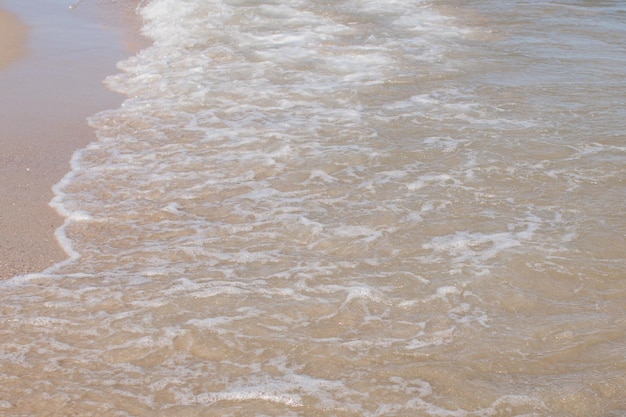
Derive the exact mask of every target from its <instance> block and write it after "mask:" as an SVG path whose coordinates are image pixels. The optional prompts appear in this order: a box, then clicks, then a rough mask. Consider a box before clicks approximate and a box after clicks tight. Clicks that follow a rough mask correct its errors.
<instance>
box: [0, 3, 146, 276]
mask: <svg viewBox="0 0 626 417" xmlns="http://www.w3.org/2000/svg"><path fill="white" fill-rule="evenodd" d="M138 3H139V1H138V0H133V1H128V2H125V3H124V4H119V3H117V2H112V1H103V0H84V1H81V2H78V3H75V4H74V6H73V7H69V6H67V5H63V4H58V3H57V4H53V2H49V1H45V0H36V1H35V2H29V3H28V4H24V3H23V2H22V3H20V2H18V1H12V0H9V1H6V2H3V3H2V7H3V8H4V9H5V10H0V91H2V95H1V97H0V178H1V179H2V181H0V279H3V278H8V277H11V276H13V275H16V274H23V273H29V272H36V271H39V270H43V269H45V268H46V267H49V266H50V265H52V264H54V263H56V262H59V261H61V260H63V259H65V257H66V254H65V253H64V251H63V250H62V249H61V247H60V246H59V244H58V242H57V241H56V239H55V237H54V231H55V229H56V228H57V227H59V226H60V225H61V224H62V222H63V219H62V218H61V217H60V216H59V215H58V214H57V213H56V212H55V211H54V210H53V209H52V208H50V207H49V206H48V203H49V202H50V200H51V199H52V197H53V193H52V190H51V187H52V186H53V185H54V184H55V183H56V182H58V181H59V180H60V179H61V178H62V177H63V175H65V174H66V173H67V172H68V171H69V160H70V158H71V155H72V153H73V152H74V151H75V150H77V149H80V148H81V147H83V146H85V145H86V144H87V143H89V142H90V141H93V140H95V135H94V133H93V131H92V130H91V128H90V127H89V126H88V124H87V120H86V119H87V117H89V116H90V115H93V114H94V113H96V112H98V111H100V110H103V109H107V108H114V107H117V106H118V105H119V104H120V103H121V102H122V100H123V99H124V97H122V96H120V95H117V94H114V93H112V92H110V91H107V90H106V89H105V87H104V86H103V84H102V81H103V79H104V78H105V77H106V76H107V75H109V74H113V73H115V72H117V69H116V67H115V64H116V63H117V62H118V61H119V60H121V59H123V58H125V57H127V56H129V55H130V54H133V53H135V52H137V51H138V50H139V49H140V48H142V47H143V46H145V45H147V41H146V40H145V39H143V38H142V37H141V36H140V35H139V28H140V21H139V17H138V16H137V15H136V14H135V8H136V6H137V4H138ZM68 4H69V3H68Z"/></svg>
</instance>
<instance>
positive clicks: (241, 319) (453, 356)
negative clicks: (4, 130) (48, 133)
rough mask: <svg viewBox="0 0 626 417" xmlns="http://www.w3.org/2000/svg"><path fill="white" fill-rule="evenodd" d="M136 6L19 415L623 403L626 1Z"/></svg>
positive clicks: (47, 283)
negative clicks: (112, 105) (138, 41)
mask: <svg viewBox="0 0 626 417" xmlns="http://www.w3.org/2000/svg"><path fill="white" fill-rule="evenodd" d="M139 12H140V13H141V15H142V17H143V19H144V22H145V26H144V31H145V34H146V35H148V36H149V37H150V38H152V39H153V40H154V44H153V46H151V47H149V48H147V49H145V50H143V51H141V52H140V53H139V54H138V55H137V56H135V57H132V58H130V59H128V60H126V61H124V62H122V63H120V64H119V67H120V70H121V72H120V73H119V74H117V75H112V76H110V77H109V78H107V80H106V84H107V86H108V87H109V88H110V89H112V90H114V91H118V92H121V93H124V94H125V95H127V96H128V99H127V100H126V101H125V102H124V104H123V105H122V106H121V107H120V108H118V109H111V110H109V111H105V112H102V113H99V114H96V115H94V116H93V117H92V118H91V119H90V123H91V125H92V126H93V128H94V129H95V131H96V133H97V136H98V138H99V140H98V141H97V142H94V143H92V144H90V145H89V146H87V147H86V148H85V149H82V150H80V151H78V152H76V153H75V154H74V156H73V158H72V162H71V163H72V170H71V172H69V173H68V174H67V176H66V177H65V178H64V179H63V180H62V181H61V182H60V183H59V184H57V185H56V186H55V189H54V190H55V193H56V197H55V198H54V200H53V201H52V203H51V204H52V205H53V207H54V208H56V209H57V210H58V211H59V212H60V213H61V214H62V215H63V216H65V217H66V221H65V224H64V226H63V227H62V228H60V229H59V230H57V237H58V239H59V241H60V242H61V243H62V244H63V246H64V247H65V249H66V250H67V252H68V255H69V259H68V260H67V261H65V262H62V263H61V264H58V265H56V266H54V267H52V268H50V269H48V270H46V271H44V272H43V273H40V274H35V275H28V276H21V277H16V278H14V279H12V280H9V281H5V282H2V283H1V284H0V285H1V294H0V311H1V316H0V364H1V367H0V415H3V416H44V415H46V416H70V415H73V416H115V417H118V416H446V417H466V416H467V417H478V416H500V417H504V416H551V417H561V416H562V417H566V416H567V417H570V416H581V417H583V416H584V417H594V416H595V417H623V416H625V415H626V400H625V398H626V312H625V310H624V308H625V306H626V259H625V256H624V254H625V249H626V245H625V241H624V238H625V234H626V218H625V215H624V214H625V213H626V198H625V197H626V188H625V180H626V175H625V166H626V83H625V81H624V80H625V79H626V47H625V45H626V5H625V4H624V3H623V2H621V1H608V0H606V1H583V0H561V1H518V0H505V1H498V2H495V1H490V0H470V1H465V2H454V1H445V0H444V1H428V0H424V1H419V0H418V1H416V0H393V1H392V0H389V1H368V0H343V1H336V2H327V1H320V0H285V1H258V0H211V1H208V0H184V1H181V0H152V1H150V2H144V4H142V7H141V8H140V11H139Z"/></svg>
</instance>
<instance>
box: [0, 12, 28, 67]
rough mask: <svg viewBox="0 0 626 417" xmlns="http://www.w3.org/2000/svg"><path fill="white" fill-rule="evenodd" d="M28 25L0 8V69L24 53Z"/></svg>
mask: <svg viewBox="0 0 626 417" xmlns="http://www.w3.org/2000/svg"><path fill="white" fill-rule="evenodd" d="M27 35H28V27H27V26H26V25H24V24H23V23H22V22H21V21H20V20H19V19H18V17H17V16H15V14H13V13H9V12H7V11H4V10H2V9H0V70H2V69H3V68H6V67H8V66H9V65H11V63H13V62H14V61H16V60H18V59H19V58H21V57H22V56H24V55H25V54H26V49H27V40H28V36H27Z"/></svg>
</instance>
